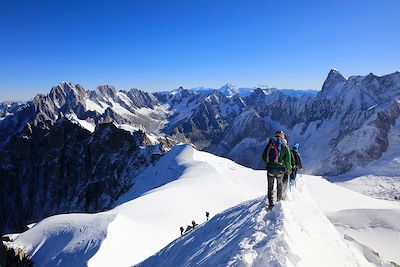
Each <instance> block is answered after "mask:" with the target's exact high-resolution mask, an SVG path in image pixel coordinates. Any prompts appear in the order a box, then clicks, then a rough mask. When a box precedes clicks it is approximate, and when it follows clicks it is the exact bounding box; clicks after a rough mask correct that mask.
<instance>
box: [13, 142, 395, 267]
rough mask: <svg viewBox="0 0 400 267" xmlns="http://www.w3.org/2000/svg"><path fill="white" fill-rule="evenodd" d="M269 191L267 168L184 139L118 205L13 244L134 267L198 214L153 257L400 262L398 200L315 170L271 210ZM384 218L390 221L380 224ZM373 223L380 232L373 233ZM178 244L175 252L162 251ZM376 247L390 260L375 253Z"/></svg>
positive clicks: (45, 226)
mask: <svg viewBox="0 0 400 267" xmlns="http://www.w3.org/2000/svg"><path fill="white" fill-rule="evenodd" d="M303 182H304V186H302V184H303ZM265 193H266V172H265V171H255V170H252V169H248V168H245V167H242V166H240V165H238V164H235V163H234V162H232V161H230V160H228V159H224V158H220V157H217V156H214V155H212V154H209V153H206V152H199V151H197V150H195V149H193V148H192V147H191V146H187V145H180V146H177V147H175V148H174V149H172V150H171V151H170V152H168V153H167V154H166V155H164V156H163V157H162V158H161V159H160V160H159V161H158V162H157V164H156V165H155V166H151V167H149V168H148V169H147V170H146V171H145V172H144V173H142V174H141V175H140V177H137V179H136V180H134V186H133V187H132V189H131V190H130V191H129V192H127V193H126V194H125V195H123V196H122V197H121V198H120V200H119V202H118V203H119V204H118V206H117V207H116V208H114V209H112V210H110V211H108V212H103V213H97V214H66V215H57V216H52V217H49V218H47V219H44V220H42V221H41V222H39V223H37V224H36V225H35V226H34V227H33V228H31V229H30V230H28V231H26V232H24V233H22V234H21V235H13V236H11V237H12V239H13V240H14V241H13V242H10V243H7V244H8V245H10V246H13V247H21V248H24V249H25V250H26V251H27V252H28V254H29V255H30V256H32V258H33V260H34V262H35V263H36V264H37V265H38V266H56V265H59V266H86V264H88V265H89V266H132V265H135V264H138V263H140V262H142V261H144V260H146V259H147V258H149V257H150V256H152V255H153V254H155V253H157V252H158V251H159V250H161V249H163V248H164V247H165V246H167V245H168V244H170V243H171V242H172V241H174V240H175V239H177V238H179V237H180V232H179V227H180V226H183V227H184V228H186V226H187V225H188V224H190V223H191V221H192V220H195V221H196V222H197V223H199V224H202V226H201V227H199V228H198V229H196V230H195V231H193V233H192V234H190V235H187V236H185V237H184V238H180V239H178V240H176V241H175V242H173V243H171V244H170V245H169V249H168V248H167V251H162V252H160V254H157V255H158V256H156V257H153V258H150V259H149V263H151V262H152V261H154V260H155V262H157V266H182V265H183V266H185V264H186V266H192V265H190V263H193V264H194V263H199V264H203V265H204V266H209V265H206V263H212V264H215V265H216V264H222V265H226V264H231V265H234V264H239V263H241V264H242V265H243V266H250V265H259V266H266V264H265V263H266V262H269V264H270V265H269V266H279V265H276V264H281V265H282V266H368V265H369V264H370V263H369V262H372V264H375V265H377V264H378V263H382V262H387V261H396V262H399V259H398V257H396V255H395V254H394V251H393V249H394V248H395V247H396V246H397V247H398V245H400V244H398V241H394V240H393V238H397V240H400V238H398V236H400V234H399V229H400V226H399V220H394V218H396V217H398V214H399V209H400V206H399V205H397V204H396V203H393V202H389V201H383V200H377V199H373V198H370V197H367V196H365V195H362V194H359V193H355V192H352V191H350V190H348V189H345V188H343V187H340V186H337V185H334V184H331V183H329V182H328V181H326V180H324V179H322V178H320V177H314V176H306V175H304V176H303V177H301V178H299V184H298V187H297V188H295V189H293V192H292V193H290V195H289V197H288V199H287V200H286V201H284V202H282V204H281V205H277V206H276V207H275V208H274V210H273V211H272V212H270V213H268V212H267V211H266V210H265V207H266V202H265V200H264V199H265V196H264V195H265ZM245 201H247V202H245ZM243 202H245V203H243ZM241 203H242V204H241ZM236 205H239V206H236ZM234 206H236V207H235V208H233V209H231V210H228V211H225V210H227V209H229V208H232V207H234ZM321 209H322V211H321ZM374 209H375V210H377V209H379V212H376V213H374V212H373V211H372V210H374ZM364 210H365V211H366V212H364ZM206 211H208V212H210V213H211V217H213V216H215V217H214V218H212V219H211V221H209V222H205V221H206V217H205V212H206ZM224 211H225V212H224ZM221 212H223V213H221ZM219 213H221V214H219ZM324 213H325V214H326V215H327V216H328V218H329V219H330V220H331V221H332V222H333V223H334V225H335V226H336V228H335V227H334V226H333V224H331V222H330V221H329V220H328V219H327V218H326V217H325V215H324ZM347 213H349V216H347ZM355 213H356V215H357V217H356V218H357V219H353V218H354V216H355ZM378 215H379V216H378ZM378 217H379V218H382V220H380V221H378V222H380V223H381V224H380V225H377V224H373V223H371V222H375V221H376V219H377V218H378ZM389 221H390V223H388V222H389ZM384 223H386V224H384ZM373 227H375V228H373ZM336 229H339V232H338V231H337V230H336ZM349 229H350V230H349ZM371 229H372V230H375V232H373V235H371V236H368V231H370V230H371ZM382 233H384V234H383V235H381V236H378V234H382ZM389 233H391V235H389ZM344 234H347V235H348V236H347V237H346V239H345V238H344ZM374 240H376V241H377V242H376V243H374V242H373V241H374ZM389 246H391V247H392V248H390V247H389ZM360 248H362V249H360ZM168 251H170V252H171V253H172V254H171V255H173V256H171V257H161V256H160V255H168V253H170V252H168ZM176 251H178V252H179V253H178V252H176ZM374 251H377V252H378V253H379V255H381V258H380V257H375V258H373V257H372V256H371V255H375V254H374ZM364 252H365V253H364ZM165 253H167V254H165ZM176 253H178V254H176ZM371 253H372V254H371ZM203 260H204V261H203ZM145 263H146V262H145ZM274 264H275V265H274ZM152 266H155V265H152Z"/></svg>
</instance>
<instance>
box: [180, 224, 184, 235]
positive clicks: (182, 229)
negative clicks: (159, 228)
mask: <svg viewBox="0 0 400 267" xmlns="http://www.w3.org/2000/svg"><path fill="white" fill-rule="evenodd" d="M179 230H181V236H182V235H183V231H184V230H185V228H183V226H181V228H179Z"/></svg>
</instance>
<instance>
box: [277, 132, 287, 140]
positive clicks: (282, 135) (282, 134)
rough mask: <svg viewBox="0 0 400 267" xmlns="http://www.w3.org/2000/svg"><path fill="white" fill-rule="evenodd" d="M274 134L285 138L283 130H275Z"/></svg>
mask: <svg viewBox="0 0 400 267" xmlns="http://www.w3.org/2000/svg"><path fill="white" fill-rule="evenodd" d="M275 136H278V137H280V138H282V139H285V133H284V132H283V131H276V132H275Z"/></svg>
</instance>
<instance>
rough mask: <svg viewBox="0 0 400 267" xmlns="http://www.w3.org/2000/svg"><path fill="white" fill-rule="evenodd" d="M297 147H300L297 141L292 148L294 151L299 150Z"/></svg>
mask: <svg viewBox="0 0 400 267" xmlns="http://www.w3.org/2000/svg"><path fill="white" fill-rule="evenodd" d="M299 147H300V145H299V143H296V144H294V145H293V147H292V150H293V151H296V152H299Z"/></svg>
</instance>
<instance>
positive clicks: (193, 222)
mask: <svg viewBox="0 0 400 267" xmlns="http://www.w3.org/2000/svg"><path fill="white" fill-rule="evenodd" d="M197 225H198V224H197V223H196V222H195V221H194V220H193V221H192V228H193V229H194V228H195V227H196V226H197Z"/></svg>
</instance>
